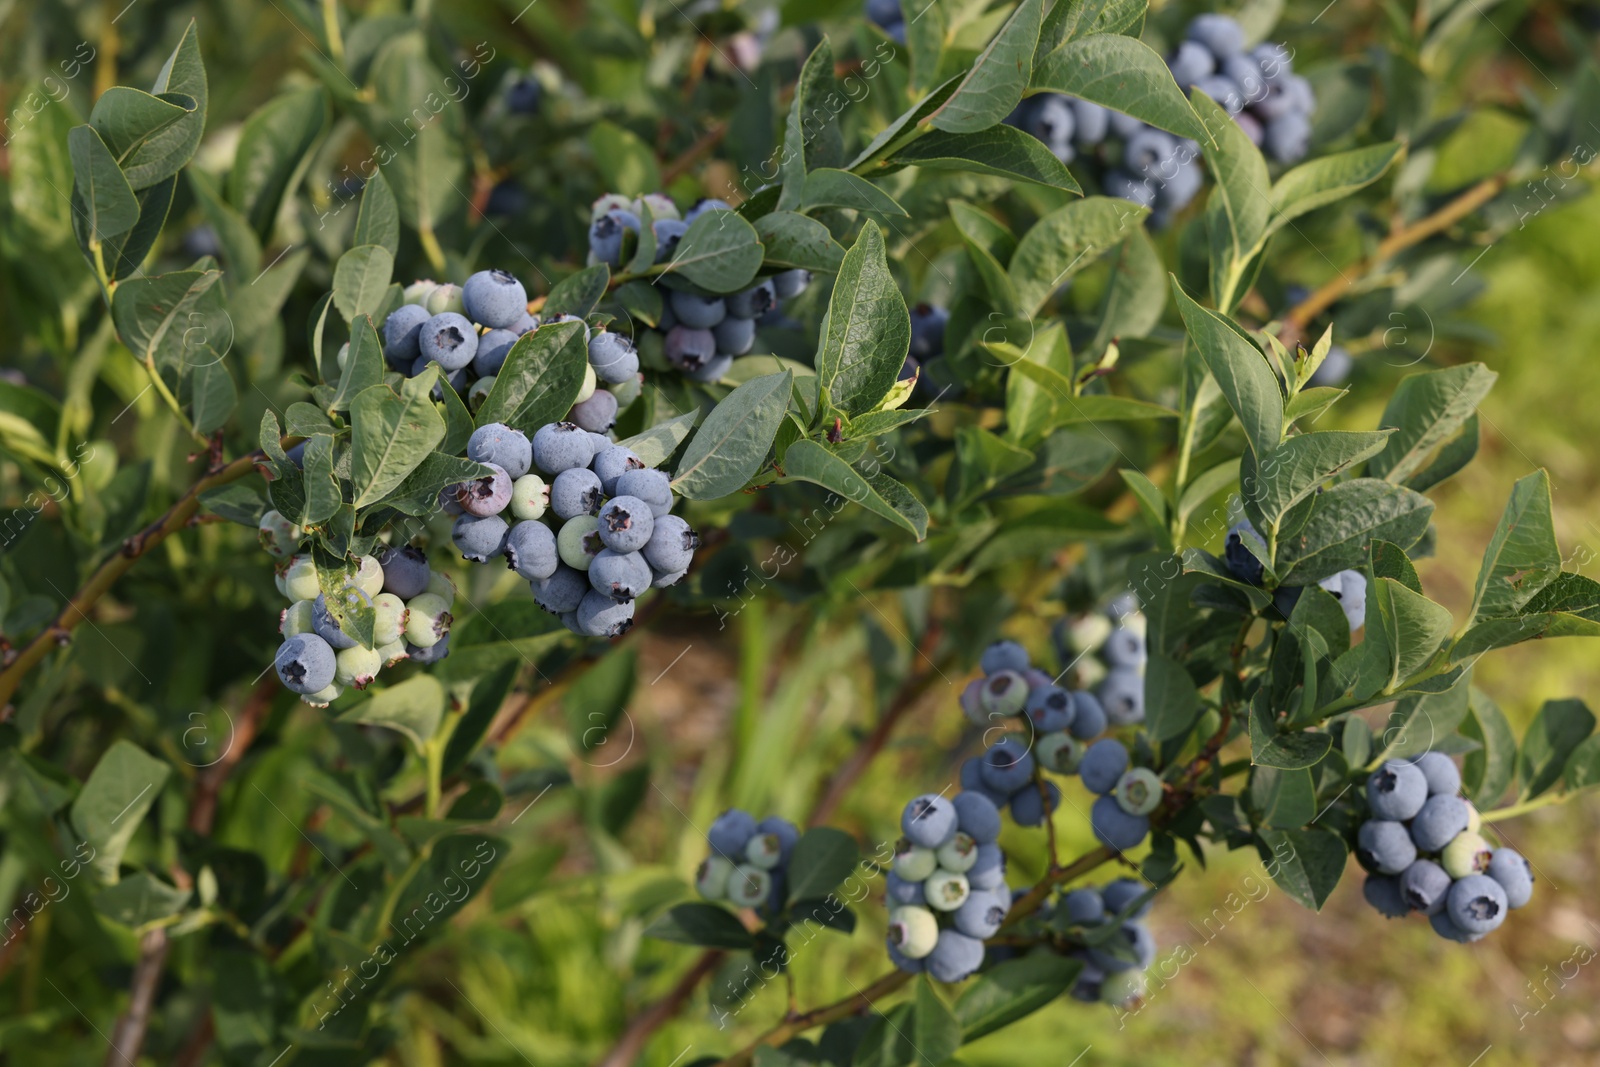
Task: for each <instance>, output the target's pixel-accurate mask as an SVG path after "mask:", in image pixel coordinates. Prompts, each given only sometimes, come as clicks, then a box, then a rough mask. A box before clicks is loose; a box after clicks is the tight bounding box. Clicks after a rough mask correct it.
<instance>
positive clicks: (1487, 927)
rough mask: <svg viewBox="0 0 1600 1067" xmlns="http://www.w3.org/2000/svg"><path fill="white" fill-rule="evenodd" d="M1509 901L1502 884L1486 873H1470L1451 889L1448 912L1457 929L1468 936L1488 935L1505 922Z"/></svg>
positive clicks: (1447, 903)
mask: <svg viewBox="0 0 1600 1067" xmlns="http://www.w3.org/2000/svg"><path fill="white" fill-rule="evenodd" d="M1508 907H1509V902H1508V900H1507V898H1506V891H1505V889H1504V887H1502V886H1501V885H1500V883H1499V882H1497V881H1495V880H1494V879H1493V878H1490V877H1489V876H1488V875H1485V874H1469V875H1467V877H1465V878H1462V879H1461V880H1459V881H1458V882H1456V883H1455V884H1454V885H1452V886H1451V887H1450V894H1449V896H1448V898H1447V899H1446V902H1445V911H1446V912H1447V913H1448V914H1449V916H1450V921H1451V922H1453V923H1455V925H1456V927H1457V928H1458V929H1461V930H1465V931H1466V932H1467V933H1469V934H1487V933H1489V932H1490V931H1492V930H1494V929H1495V928H1496V927H1498V926H1499V925H1500V924H1501V923H1503V922H1505V921H1506V911H1507V910H1508Z"/></svg>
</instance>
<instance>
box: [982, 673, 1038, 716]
mask: <svg viewBox="0 0 1600 1067" xmlns="http://www.w3.org/2000/svg"><path fill="white" fill-rule="evenodd" d="M1027 703H1028V683H1027V680H1026V679H1024V678H1023V677H1022V675H1021V674H1020V673H1019V672H1017V671H997V672H995V673H994V674H991V675H989V677H987V678H985V679H984V680H983V688H982V689H981V690H979V692H978V706H979V707H980V708H982V709H983V711H984V714H986V715H990V716H994V717H997V718H1005V717H1008V716H1011V715H1020V714H1022V709H1023V708H1024V707H1026V706H1027Z"/></svg>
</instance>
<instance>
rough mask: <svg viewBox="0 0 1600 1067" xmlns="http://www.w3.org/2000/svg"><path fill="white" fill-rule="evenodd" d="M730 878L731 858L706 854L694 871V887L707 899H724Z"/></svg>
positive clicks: (731, 874)
mask: <svg viewBox="0 0 1600 1067" xmlns="http://www.w3.org/2000/svg"><path fill="white" fill-rule="evenodd" d="M732 878H733V861H732V860H730V859H728V858H727V857H726V856H707V857H706V858H705V859H703V860H701V861H700V866H699V867H698V868H697V869H696V870H695V872H694V887H695V889H696V890H697V891H699V893H700V895H701V896H702V897H704V898H706V899H707V900H724V899H726V898H727V896H728V882H729V881H730V880H731V879H732Z"/></svg>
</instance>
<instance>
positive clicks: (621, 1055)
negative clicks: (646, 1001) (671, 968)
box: [599, 949, 723, 1067]
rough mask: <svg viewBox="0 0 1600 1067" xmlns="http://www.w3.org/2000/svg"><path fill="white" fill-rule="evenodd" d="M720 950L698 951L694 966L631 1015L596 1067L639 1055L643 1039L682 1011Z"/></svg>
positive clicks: (622, 1063) (622, 1064)
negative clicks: (667, 988)
mask: <svg viewBox="0 0 1600 1067" xmlns="http://www.w3.org/2000/svg"><path fill="white" fill-rule="evenodd" d="M722 956H723V954H722V952H721V951H720V950H719V949H708V950H706V951H705V952H702V953H700V957H699V958H698V959H696V960H695V961H694V965H693V966H692V967H690V968H689V969H688V970H687V971H685V972H684V973H683V976H682V977H681V978H679V979H678V983H677V984H676V985H674V986H673V987H672V989H671V990H670V991H669V992H668V993H667V995H666V996H664V997H662V998H661V999H660V1000H658V1001H656V1002H655V1003H654V1004H652V1005H650V1006H649V1007H648V1008H646V1009H645V1010H644V1011H642V1012H640V1013H639V1014H638V1015H636V1016H634V1017H633V1021H632V1022H630V1023H628V1028H627V1029H626V1030H624V1031H622V1036H621V1037H619V1038H618V1039H617V1043H616V1044H615V1045H612V1046H611V1050H610V1051H609V1052H607V1053H606V1054H605V1056H604V1057H603V1058H602V1059H601V1060H600V1064H599V1067H627V1065H628V1064H631V1063H632V1062H633V1061H634V1060H636V1059H638V1058H639V1053H641V1052H643V1051H644V1045H645V1042H646V1041H648V1040H650V1035H652V1034H654V1033H655V1032H656V1031H657V1030H659V1029H660V1028H661V1027H662V1026H663V1025H665V1024H666V1022H667V1021H668V1020H670V1019H671V1018H672V1017H673V1016H674V1015H677V1014H678V1012H680V1011H681V1010H683V1006H684V1004H685V1003H687V1002H688V1000H689V998H690V997H691V996H693V995H694V991H695V987H697V986H698V985H699V984H700V980H701V979H703V978H705V977H706V976H708V975H709V974H710V973H711V972H712V971H714V970H716V968H717V964H719V963H721V962H722Z"/></svg>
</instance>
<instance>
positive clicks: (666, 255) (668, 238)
mask: <svg viewBox="0 0 1600 1067" xmlns="http://www.w3.org/2000/svg"><path fill="white" fill-rule="evenodd" d="M650 232H652V233H654V234H655V235H656V262H657V263H665V262H666V261H667V260H669V259H671V258H672V257H673V255H675V254H676V253H677V251H678V242H679V241H681V240H683V235H684V234H686V233H688V232H689V224H688V223H687V222H684V221H683V220H682V219H656V220H654V221H653V222H651V223H650Z"/></svg>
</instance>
